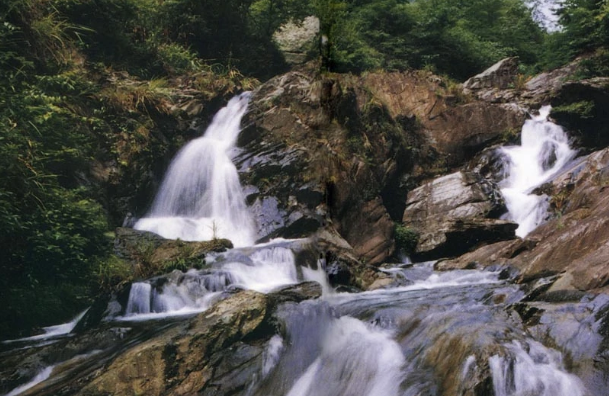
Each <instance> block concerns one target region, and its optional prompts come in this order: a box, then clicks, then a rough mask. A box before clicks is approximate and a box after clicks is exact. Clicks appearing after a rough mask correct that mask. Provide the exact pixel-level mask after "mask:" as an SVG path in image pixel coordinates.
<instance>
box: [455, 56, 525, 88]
mask: <svg viewBox="0 0 609 396" xmlns="http://www.w3.org/2000/svg"><path fill="white" fill-rule="evenodd" d="M517 73H518V58H505V59H502V60H500V61H499V62H497V63H495V64H494V65H493V66H491V67H489V68H488V69H486V70H485V71H483V72H482V73H480V74H478V75H476V76H474V77H472V78H470V79H469V80H467V81H466V82H464V83H463V88H464V89H466V90H470V91H472V90H478V89H483V88H501V89H505V88H508V87H509V86H510V84H513V83H514V78H515V77H516V74H517Z"/></svg>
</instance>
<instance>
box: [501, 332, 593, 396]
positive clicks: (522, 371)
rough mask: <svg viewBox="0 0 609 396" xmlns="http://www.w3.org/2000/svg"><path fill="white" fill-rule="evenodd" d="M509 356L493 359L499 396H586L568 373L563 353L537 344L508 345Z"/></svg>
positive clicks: (515, 342) (579, 381)
mask: <svg viewBox="0 0 609 396" xmlns="http://www.w3.org/2000/svg"><path fill="white" fill-rule="evenodd" d="M506 349H507V350H508V352H509V355H508V356H505V357H501V356H498V355H494V356H491V357H490V359H489V365H490V368H491V372H492V375H493V387H494V390H495V396H522V395H537V396H583V395H585V394H586V391H585V388H584V386H583V384H582V382H581V380H580V379H579V378H578V377H577V376H575V375H573V374H569V373H567V372H566V371H565V369H564V367H563V363H562V355H561V354H560V352H558V351H556V350H553V349H549V348H546V347H545V346H543V345H542V344H540V343H539V342H537V341H533V340H528V342H527V343H526V344H525V345H524V347H523V344H521V343H520V342H518V341H513V342H512V343H510V344H508V345H506Z"/></svg>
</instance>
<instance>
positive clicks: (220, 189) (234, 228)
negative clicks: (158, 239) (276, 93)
mask: <svg viewBox="0 0 609 396" xmlns="http://www.w3.org/2000/svg"><path fill="white" fill-rule="evenodd" d="M250 95H251V94H250V93H249V92H245V93H243V94H241V95H239V96H236V97H234V98H233V99H231V100H230V102H229V103H228V105H227V106H226V107H225V108H223V109H221V110H220V111H219V112H218V113H217V114H216V116H215V117H214V119H213V121H212V123H211V125H210V126H209V127H208V128H207V130H206V131H205V134H204V135H203V136H202V137H200V138H198V139H195V140H193V141H191V142H190V143H188V144H187V145H186V146H185V147H184V148H183V149H182V150H181V151H180V152H179V153H178V154H177V156H176V158H175V159H174V160H173V161H172V163H171V165H170V167H169V169H168V170H167V174H166V175H165V178H164V180H163V183H162V185H161V188H160V189H159V192H158V194H157V196H156V198H155V200H154V203H153V205H152V209H151V210H150V212H149V213H148V214H147V215H146V217H144V218H142V219H140V220H139V221H138V222H137V223H136V224H135V226H134V228H135V229H137V230H144V231H151V232H154V233H156V234H159V235H161V236H163V237H165V238H168V239H182V240H184V241H206V240H211V239H212V238H228V239H230V240H231V241H232V242H233V244H234V245H235V246H250V245H252V244H253V243H254V240H255V235H254V234H255V232H254V227H253V221H252V219H251V216H250V214H249V213H248V211H247V208H246V206H245V198H244V196H243V191H242V190H241V184H240V183H239V175H238V173H237V168H236V167H235V165H234V164H233V163H232V160H231V152H232V151H233V150H234V148H235V143H236V141H237V136H238V135H239V132H240V131H241V128H240V123H241V117H243V115H244V114H245V112H246V110H247V104H248V102H249V98H250Z"/></svg>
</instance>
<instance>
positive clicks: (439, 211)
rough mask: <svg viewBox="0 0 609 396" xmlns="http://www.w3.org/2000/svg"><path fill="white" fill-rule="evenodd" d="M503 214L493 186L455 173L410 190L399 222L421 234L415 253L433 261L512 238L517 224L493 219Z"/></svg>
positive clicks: (499, 195) (463, 173)
mask: <svg viewBox="0 0 609 396" xmlns="http://www.w3.org/2000/svg"><path fill="white" fill-rule="evenodd" d="M505 211H506V208H505V203H504V201H503V197H502V195H501V192H500V191H499V189H498V188H497V187H496V186H495V185H494V184H493V183H491V182H489V181H487V180H485V179H483V178H482V177H480V176H479V175H478V174H476V173H472V172H457V173H453V174H450V175H447V176H443V177H440V178H437V179H435V180H433V181H431V182H429V183H427V184H425V185H423V186H421V187H419V188H417V189H415V190H413V191H411V193H410V194H409V196H408V200H407V202H406V210H405V211H404V216H403V219H402V220H403V222H404V224H405V225H406V226H408V227H410V228H413V229H414V230H416V231H418V232H419V234H420V236H419V243H418V245H417V248H416V254H417V255H418V256H420V257H421V258H423V257H424V258H427V259H432V258H440V257H446V256H451V255H458V254H462V253H465V252H467V251H468V250H469V249H470V248H472V247H474V246H477V245H482V244H486V243H491V242H497V241H501V240H506V239H512V238H514V237H515V236H514V231H515V229H516V226H517V225H516V224H514V223H512V222H507V221H503V220H497V219H496V218H494V217H498V216H499V215H501V214H502V213H504V212H505Z"/></svg>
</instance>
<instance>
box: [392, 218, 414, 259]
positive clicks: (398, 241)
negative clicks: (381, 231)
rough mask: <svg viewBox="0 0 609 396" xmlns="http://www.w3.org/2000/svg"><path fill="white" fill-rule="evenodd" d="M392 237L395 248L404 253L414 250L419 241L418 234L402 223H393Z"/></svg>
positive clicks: (410, 252) (407, 253)
mask: <svg viewBox="0 0 609 396" xmlns="http://www.w3.org/2000/svg"><path fill="white" fill-rule="evenodd" d="M394 237H395V247H396V250H397V251H399V252H402V253H404V254H406V255H409V254H412V253H413V252H414V251H415V249H416V247H417V243H418V241H419V234H418V233H417V232H416V231H414V230H412V229H410V228H408V227H406V226H404V225H402V224H396V225H395V230H394Z"/></svg>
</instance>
